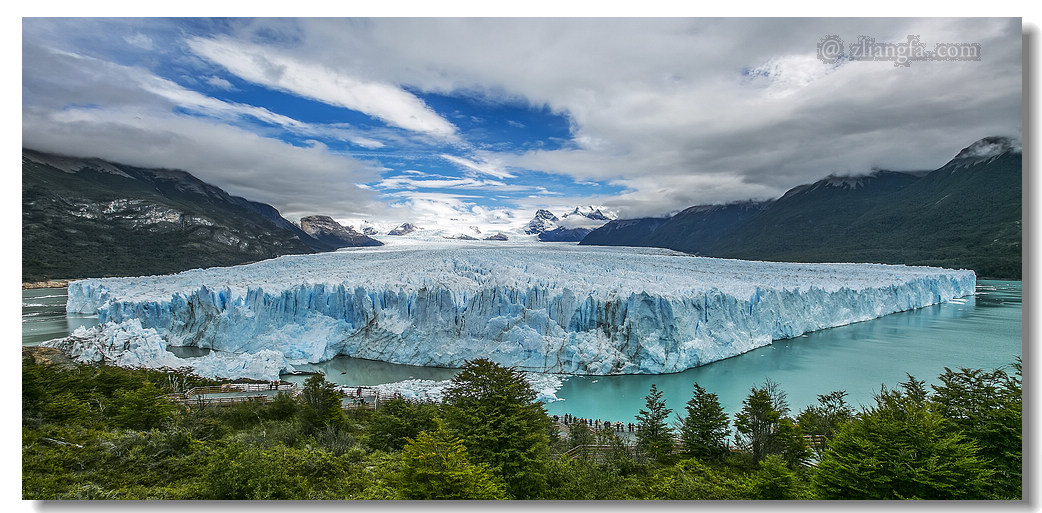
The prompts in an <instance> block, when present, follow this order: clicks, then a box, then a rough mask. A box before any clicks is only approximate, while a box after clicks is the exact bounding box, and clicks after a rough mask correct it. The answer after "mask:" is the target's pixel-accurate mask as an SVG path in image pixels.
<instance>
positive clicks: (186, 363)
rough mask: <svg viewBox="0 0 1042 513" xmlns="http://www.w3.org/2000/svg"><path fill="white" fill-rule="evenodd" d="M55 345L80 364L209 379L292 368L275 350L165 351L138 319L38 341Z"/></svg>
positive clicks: (262, 375)
mask: <svg viewBox="0 0 1042 513" xmlns="http://www.w3.org/2000/svg"><path fill="white" fill-rule="evenodd" d="M41 345H43V346H45V347H53V348H56V349H58V350H60V351H62V352H63V353H65V354H67V355H69V356H70V357H71V358H72V359H73V360H75V361H77V362H79V363H104V364H106V365H115V366H118V367H133V368H148V369H172V370H183V371H188V372H191V373H193V374H197V375H199V376H204V377H210V378H229V379H239V378H249V379H261V380H268V381H277V380H278V379H279V375H280V373H281V372H288V371H293V367H292V366H291V365H289V364H288V363H287V362H286V359H285V357H284V356H283V355H282V353H280V352H278V351H273V350H270V349H263V350H260V351H258V352H256V353H241V354H236V353H216V352H211V353H209V354H207V355H206V356H200V357H193V358H180V357H178V356H175V355H174V354H173V353H171V352H169V351H167V350H166V341H165V340H163V337H161V336H159V334H158V333H156V330H154V329H152V328H143V327H142V326H141V321H140V320H138V319H129V320H127V321H124V322H121V323H114V322H107V323H105V324H102V325H98V326H94V327H92V328H84V327H79V328H76V331H73V332H72V334H71V335H69V336H68V337H65V338H59V339H54V340H48V341H46V342H44V343H43V344H41Z"/></svg>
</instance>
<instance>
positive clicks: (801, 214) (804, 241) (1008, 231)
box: [580, 137, 1023, 279]
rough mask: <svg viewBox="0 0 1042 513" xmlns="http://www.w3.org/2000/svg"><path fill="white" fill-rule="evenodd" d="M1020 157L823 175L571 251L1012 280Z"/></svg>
mask: <svg viewBox="0 0 1042 513" xmlns="http://www.w3.org/2000/svg"><path fill="white" fill-rule="evenodd" d="M1022 166H1023V162H1022V152H1021V149H1020V145H1019V144H1018V143H1017V142H1016V141H1014V140H1012V139H1009V138H1005V137H988V138H985V139H981V140H980V141H977V142H975V143H973V144H972V145H970V146H968V147H966V148H965V149H963V150H962V151H960V152H959V153H958V154H957V155H956V156H955V157H954V158H953V159H952V160H951V161H950V162H948V163H947V164H945V165H944V166H942V167H940V168H939V169H936V170H933V171H928V172H927V171H918V172H895V171H884V170H876V171H874V172H872V173H870V174H867V175H864V176H854V177H842V176H829V177H826V178H824V179H822V180H819V181H817V182H815V183H812V184H807V185H801V186H798V187H795V188H793V189H791V190H789V191H788V192H786V193H785V194H784V195H783V196H782V197H780V198H778V199H776V200H771V201H762V202H741V203H731V204H725V205H703V206H695V207H691V208H688V209H686V210H683V211H681V212H679V213H677V214H675V215H673V216H671V217H668V218H642V219H628V220H615V221H611V222H609V223H607V224H605V225H604V226H602V227H601V228H598V229H596V230H594V231H592V232H591V233H590V234H589V235H587V236H586V237H585V238H584V239H583V240H582V241H581V242H580V244H588V245H625V246H650V247H663V248H669V249H675V250H678V251H684V252H688V253H693V254H698V255H703V256H713V257H722V258H739V259H748V260H774V261H794V262H877V263H890V264H908V265H935V266H942V267H956V268H968V269H973V270H974V271H976V272H977V274H978V275H979V276H980V277H983V278H987V277H992V278H1010V279H1020V278H1021V264H1022V260H1021V253H1022V240H1021V238H1022V223H1021V216H1022V207H1021V205H1022V198H1021V194H1022V186H1021V182H1022Z"/></svg>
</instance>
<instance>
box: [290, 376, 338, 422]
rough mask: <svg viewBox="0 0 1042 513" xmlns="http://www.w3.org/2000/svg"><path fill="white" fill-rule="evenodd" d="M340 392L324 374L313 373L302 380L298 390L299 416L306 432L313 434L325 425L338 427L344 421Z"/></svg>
mask: <svg viewBox="0 0 1042 513" xmlns="http://www.w3.org/2000/svg"><path fill="white" fill-rule="evenodd" d="M341 397H342V396H341V394H340V391H339V390H337V388H336V385H334V384H333V383H330V382H328V381H326V378H325V376H323V375H321V374H315V375H314V376H311V377H310V378H308V379H307V381H305V382H304V388H303V389H301V391H300V399H301V402H302V404H301V408H300V417H301V420H302V421H303V422H304V426H305V428H306V429H307V431H308V432H310V433H312V434H314V433H316V432H318V431H319V430H320V429H321V428H323V427H325V426H332V427H334V428H338V427H340V426H341V425H343V423H344V410H343V406H342V405H341V402H340V401H341Z"/></svg>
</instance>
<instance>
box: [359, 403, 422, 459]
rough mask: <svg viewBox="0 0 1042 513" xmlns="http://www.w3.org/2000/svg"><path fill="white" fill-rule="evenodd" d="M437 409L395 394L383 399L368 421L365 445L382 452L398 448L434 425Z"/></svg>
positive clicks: (397, 449)
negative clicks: (390, 397)
mask: <svg viewBox="0 0 1042 513" xmlns="http://www.w3.org/2000/svg"><path fill="white" fill-rule="evenodd" d="M437 415H438V409H437V407H436V406H435V405H433V404H429V403H417V402H412V401H407V400H405V399H403V398H401V397H395V398H393V399H390V400H388V401H383V402H382V403H381V404H380V408H379V409H378V410H376V412H375V413H374V414H373V416H372V418H371V419H370V421H369V429H368V431H367V433H368V438H367V442H366V444H367V445H368V446H369V447H370V448H373V449H377V450H381V451H387V452H391V451H400V450H402V447H405V444H406V442H407V441H408V440H409V439H410V438H416V437H417V436H418V435H419V434H420V433H421V432H423V431H433V430H434V429H435V428H436V427H437V424H436V419H437Z"/></svg>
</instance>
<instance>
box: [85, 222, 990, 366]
mask: <svg viewBox="0 0 1042 513" xmlns="http://www.w3.org/2000/svg"><path fill="white" fill-rule="evenodd" d="M975 285H976V276H975V275H974V273H973V272H972V271H966V270H950V269H940V268H932V267H914V266H899V265H882V264H844V263H837V264H804V263H776V262H750V261H740V260H728V259H716V258H703V257H696V256H691V255H688V254H684V253H678V252H674V251H670V250H665V249H658V248H625V247H596V246H577V245H575V244H571V243H541V244H538V245H532V244H524V243H510V242H485V241H462V240H460V241H447V242H434V241H428V242H425V243H422V244H420V243H415V242H405V241H403V242H400V243H399V242H397V241H396V242H393V243H389V244H387V245H385V246H381V247H369V248H347V249H342V250H339V251H336V252H332V253H322V254H314V255H293V256H283V257H278V258H275V259H271V260H265V261H261V262H256V263H252V264H247V265H240V266H234V267H226V268H210V269H195V270H191V271H185V272H182V273H178V274H174V275H163V276H145V277H131V278H101V279H84V280H78V281H73V282H71V283H69V287H68V302H67V305H66V310H67V311H68V312H69V313H76V314H89V315H97V317H98V320H99V326H97V327H95V328H92V329H94V330H99V331H100V330H104V329H110V330H112V329H115V328H113V326H122V325H125V324H126V323H128V322H136V323H138V324H136V325H134V326H133V327H132V329H133V330H146V329H147V330H153V331H154V332H155V334H156V336H158V337H160V338H162V339H163V340H164V341H165V343H166V344H169V345H175V346H196V347H200V348H210V349H214V350H217V351H221V352H224V353H233V354H245V355H257V354H261V352H262V351H270V352H274V353H264V354H266V355H267V356H266V357H265V358H266V359H265V361H278V358H271V355H273V354H275V353H278V354H279V355H280V356H282V357H284V364H283V366H284V369H283V370H285V369H288V368H291V366H292V365H293V364H299V363H317V362H321V361H325V360H329V359H331V358H333V357H335V356H337V355H345V356H350V357H355V358H365V359H371V360H381V361H386V362H391V363H398V364H408V365H422V366H436V367H450V368H451V367H459V366H461V365H463V364H464V362H465V361H467V360H472V359H475V358H481V357H483V358H489V359H491V360H493V361H496V362H498V363H500V364H503V365H508V366H514V367H517V368H518V369H520V370H525V371H534V372H541V373H561V374H588V375H608V374H659V373H672V372H680V371H683V370H686V369H688V368H691V367H696V366H699V365H704V364H707V363H710V362H713V361H717V360H721V359H724V358H729V357H732V356H736V355H738V354H741V353H744V352H747V351H750V350H752V349H756V348H758V347H762V346H765V345H768V344H770V343H772V342H773V341H775V340H780V339H786V338H792V337H797V336H800V335H802V334H804V333H807V332H811V331H816V330H821V329H825V328H830V327H834V326H841V325H845V324H850V323H854V322H860V321H865V320H869V319H874V318H877V317H881V316H883V315H887V314H890V313H894V312H899V311H904V310H910V309H915V308H921V307H924V306H928V305H933V304H937V303H941V302H945V301H948V300H951V299H953V298H958V297H963V296H967V295H970V294H973V292H974V288H975ZM105 326H108V328H105ZM126 329H131V328H126ZM81 335H82V334H81Z"/></svg>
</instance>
